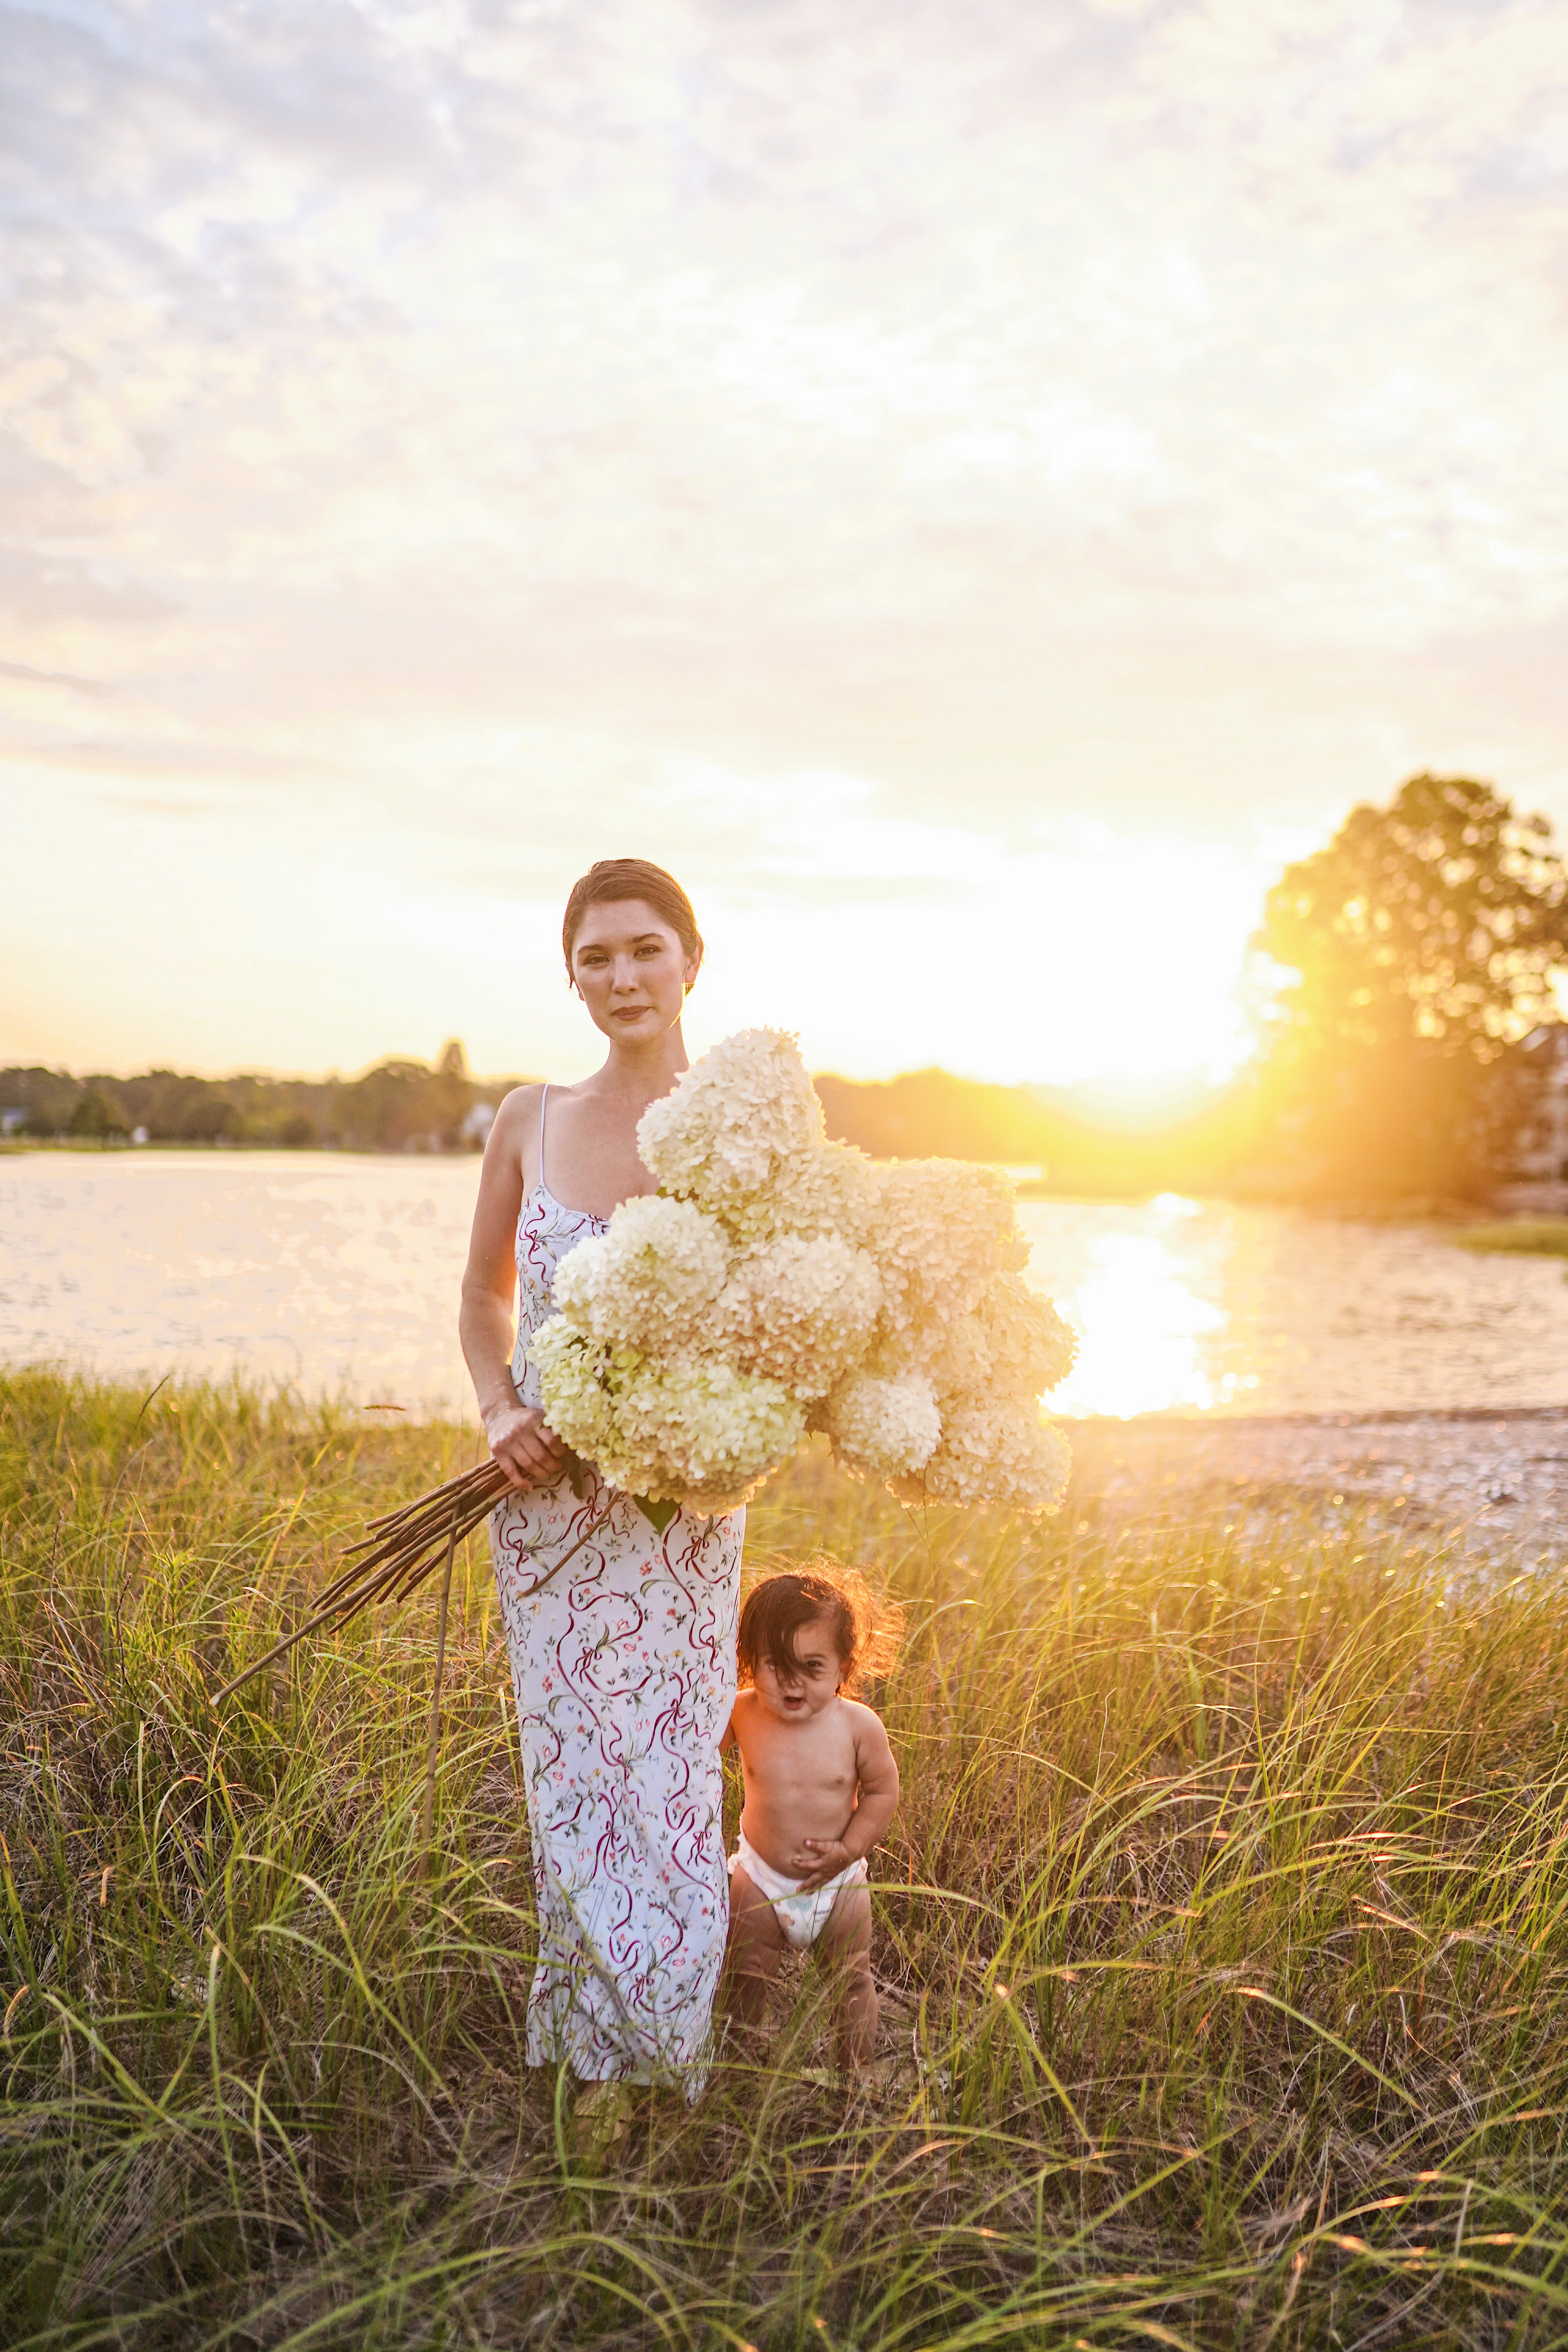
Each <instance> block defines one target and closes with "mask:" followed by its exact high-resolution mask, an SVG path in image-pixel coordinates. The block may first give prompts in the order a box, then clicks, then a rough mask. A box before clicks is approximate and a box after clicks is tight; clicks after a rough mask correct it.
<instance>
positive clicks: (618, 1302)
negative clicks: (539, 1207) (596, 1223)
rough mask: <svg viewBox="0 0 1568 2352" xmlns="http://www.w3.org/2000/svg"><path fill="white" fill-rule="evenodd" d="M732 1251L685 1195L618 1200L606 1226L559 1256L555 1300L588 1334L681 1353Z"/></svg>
mask: <svg viewBox="0 0 1568 2352" xmlns="http://www.w3.org/2000/svg"><path fill="white" fill-rule="evenodd" d="M729 1266H730V1253H729V1250H728V1249H727V1248H726V1246H725V1242H724V1234H723V1231H722V1229H721V1227H720V1226H719V1225H717V1224H716V1223H714V1221H713V1219H712V1218H711V1217H705V1216H704V1215H703V1213H702V1212H701V1210H700V1209H696V1208H693V1207H692V1205H691V1203H690V1202H689V1201H665V1200H661V1199H660V1198H659V1196H658V1193H657V1192H649V1193H646V1194H644V1195H642V1196H641V1197H639V1198H636V1199H633V1200H630V1201H623V1202H621V1205H620V1207H619V1208H618V1209H617V1210H616V1213H615V1215H614V1217H613V1218H612V1219H611V1221H610V1227H609V1231H608V1232H607V1233H605V1234H595V1235H593V1236H592V1237H591V1238H590V1239H589V1240H587V1241H584V1242H579V1243H578V1244H577V1246H576V1248H575V1249H574V1251H573V1252H572V1254H571V1255H570V1256H569V1257H567V1258H565V1259H563V1262H562V1265H561V1270H560V1272H559V1274H558V1275H557V1276H556V1279H555V1303H556V1305H557V1306H558V1307H560V1309H561V1311H562V1313H563V1315H565V1316H567V1317H568V1318H570V1320H571V1321H572V1322H573V1323H574V1324H575V1325H576V1327H577V1328H578V1330H579V1331H582V1332H584V1333H585V1334H586V1336H587V1337H588V1338H589V1339H618V1340H622V1341H625V1342H626V1344H627V1345H628V1346H630V1347H633V1348H640V1349H642V1351H643V1353H644V1354H645V1355H658V1356H663V1355H670V1354H680V1353H684V1352H685V1351H686V1350H687V1349H690V1348H692V1347H695V1346H696V1345H697V1344H698V1341H699V1339H700V1337H701V1335H702V1332H703V1330H704V1328H706V1327H707V1326H708V1324H710V1321H711V1319H712V1313H713V1305H714V1301H715V1300H716V1299H717V1297H718V1296H719V1293H720V1291H721V1289H722V1288H723V1286H724V1277H725V1275H726V1274H727V1273H728V1272H729Z"/></svg>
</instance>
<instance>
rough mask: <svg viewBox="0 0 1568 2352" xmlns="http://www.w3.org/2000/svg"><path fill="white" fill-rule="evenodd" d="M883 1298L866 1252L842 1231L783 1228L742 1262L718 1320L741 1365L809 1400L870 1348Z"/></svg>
mask: <svg viewBox="0 0 1568 2352" xmlns="http://www.w3.org/2000/svg"><path fill="white" fill-rule="evenodd" d="M881 1303H882V1285H881V1281H880V1279H879V1276H878V1273H877V1267H876V1263H875V1261H874V1260H873V1259H872V1258H870V1257H868V1255H867V1254H866V1252H865V1251H864V1250H860V1249H854V1248H852V1247H851V1246H850V1244H849V1243H848V1242H847V1241H844V1240H842V1239H840V1237H839V1236H838V1234H814V1235H812V1236H811V1237H809V1238H807V1237H806V1236H805V1235H804V1234H781V1235H780V1236H779V1238H778V1240H777V1241H773V1242H766V1243H764V1244H763V1246H762V1247H761V1248H760V1249H755V1250H752V1251H751V1252H750V1253H749V1254H748V1255H746V1256H745V1257H743V1258H742V1259H741V1260H740V1262H739V1263H738V1265H736V1267H735V1269H734V1271H733V1273H732V1274H731V1276H730V1279H729V1281H728V1282H727V1283H726V1284H725V1286H724V1288H723V1291H722V1292H721V1295H720V1298H719V1303H718V1308H717V1326H718V1330H719V1333H720V1336H721V1342H722V1344H724V1345H725V1346H726V1347H727V1348H728V1349H730V1350H731V1351H732V1353H733V1355H734V1358H735V1360H736V1362H737V1363H738V1364H739V1365H740V1367H741V1369H742V1371H747V1372H761V1373H763V1374H764V1375H765V1376H766V1377H767V1378H769V1379H771V1380H775V1381H784V1382H785V1383H786V1385H787V1386H788V1387H790V1388H791V1389H793V1390H794V1391H795V1395H796V1396H797V1397H800V1398H802V1399H804V1400H805V1402H808V1403H810V1402H815V1401H816V1398H818V1397H824V1396H826V1394H827V1391H828V1390H829V1389H830V1388H831V1387H832V1386H833V1384H834V1382H835V1381H837V1379H838V1378H839V1376H840V1375H841V1374H842V1373H844V1372H847V1370H848V1369H849V1367H850V1365H851V1364H853V1363H854V1362H856V1361H857V1360H858V1358H859V1357H860V1356H862V1355H863V1354H864V1353H865V1349H866V1343H867V1341H868V1339H869V1338H870V1336H871V1328H872V1326H873V1325H874V1324H875V1322H876V1320H877V1310H878V1308H879V1307H880V1305H881Z"/></svg>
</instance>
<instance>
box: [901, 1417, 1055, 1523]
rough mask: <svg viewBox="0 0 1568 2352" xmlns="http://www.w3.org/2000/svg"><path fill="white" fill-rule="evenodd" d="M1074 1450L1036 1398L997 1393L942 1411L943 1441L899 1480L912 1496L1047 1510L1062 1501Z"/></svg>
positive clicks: (908, 1497) (912, 1499)
mask: <svg viewBox="0 0 1568 2352" xmlns="http://www.w3.org/2000/svg"><path fill="white" fill-rule="evenodd" d="M1071 1468H1072V1454H1071V1452H1070V1451H1069V1449H1068V1442H1067V1439H1066V1438H1065V1437H1064V1436H1063V1435H1062V1433H1061V1431H1060V1430H1059V1429H1058V1428H1056V1427H1055V1426H1054V1425H1053V1424H1052V1423H1050V1422H1048V1421H1044V1420H1042V1419H1041V1417H1040V1409H1039V1407H1038V1405H1037V1404H1033V1403H1030V1402H1028V1401H1027V1400H1026V1399H1024V1398H1020V1397H1010V1396H1000V1397H996V1398H994V1399H991V1400H988V1401H986V1402H981V1403H973V1404H961V1405H957V1406H955V1407H953V1408H952V1411H950V1412H947V1413H945V1414H944V1415H943V1417H942V1443H941V1444H940V1445H939V1446H938V1447H937V1448H936V1451H935V1452H934V1453H933V1454H931V1458H930V1459H929V1461H928V1462H927V1463H926V1464H925V1466H924V1467H923V1469H921V1471H920V1472H919V1473H918V1474H917V1475H914V1476H912V1477H906V1478H900V1479H894V1480H892V1481H891V1482H890V1483H891V1485H892V1487H893V1491H894V1493H895V1494H896V1495H900V1496H903V1498H904V1499H905V1500H906V1501H907V1502H924V1501H927V1500H929V1501H931V1502H938V1503H990V1504H1000V1505H1002V1506H1004V1507H1006V1508H1008V1509H1010V1510H1015V1511H1050V1510H1054V1509H1055V1508H1056V1507H1057V1505H1058V1503H1059V1502H1060V1501H1061V1498H1062V1493H1063V1490H1064V1488H1065V1487H1066V1486H1067V1482H1068V1472H1069V1471H1070V1469H1071Z"/></svg>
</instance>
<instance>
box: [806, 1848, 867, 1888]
mask: <svg viewBox="0 0 1568 2352" xmlns="http://www.w3.org/2000/svg"><path fill="white" fill-rule="evenodd" d="M793 1859H794V1863H795V1869H796V1870H797V1871H799V1872H800V1874H801V1877H800V1891H801V1893H802V1894H803V1895H808V1894H809V1893H810V1892H811V1890H812V1888H813V1887H816V1886H826V1884H827V1881H828V1880H829V1879H830V1878H837V1875H838V1874H839V1872H840V1871H841V1870H847V1869H848V1867H849V1865H850V1864H851V1863H852V1862H854V1861H856V1860H858V1856H857V1855H855V1854H852V1853H850V1851H849V1849H848V1847H847V1845H846V1844H845V1843H844V1841H843V1839H842V1838H802V1840H801V1842H800V1852H799V1853H797V1854H795V1856H794V1857H793Z"/></svg>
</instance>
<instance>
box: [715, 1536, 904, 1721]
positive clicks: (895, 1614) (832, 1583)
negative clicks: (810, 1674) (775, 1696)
mask: <svg viewBox="0 0 1568 2352" xmlns="http://www.w3.org/2000/svg"><path fill="white" fill-rule="evenodd" d="M819 1617H826V1618H827V1619H829V1620H830V1622H831V1623H832V1626H833V1643H834V1647H835V1648H836V1649H837V1652H838V1658H839V1664H840V1665H841V1667H842V1669H843V1671H842V1673H841V1674H840V1675H839V1677H838V1687H839V1689H840V1690H853V1689H854V1687H855V1685H856V1684H857V1682H858V1680H859V1678H860V1676H861V1675H864V1674H867V1673H871V1674H885V1673H886V1672H887V1670H888V1668H889V1666H890V1665H891V1664H892V1663H893V1659H894V1657H895V1656H896V1654H897V1652H898V1646H899V1635H900V1633H901V1632H902V1631H903V1611H902V1610H901V1609H900V1607H899V1606H898V1603H897V1602H896V1601H879V1600H878V1599H877V1597H876V1595H875V1594H874V1593H873V1592H872V1591H871V1588H870V1586H869V1585H868V1583H867V1581H866V1580H865V1578H864V1577H863V1576H860V1575H858V1574H857V1572H856V1570H854V1569H852V1568H841V1567H840V1566H839V1564H838V1562H837V1560H836V1559H829V1558H828V1557H827V1555H826V1553H818V1554H817V1556H816V1559H809V1560H807V1561H806V1562H805V1565H804V1567H801V1568H786V1569H781V1570H777V1571H776V1572H775V1573H774V1574H773V1575H772V1576H764V1577H763V1579H762V1580H761V1581H760V1582H759V1583H756V1584H753V1585H752V1589H751V1591H750V1592H749V1593H748V1594H747V1595H746V1602H745V1606H744V1608H743V1609H742V1612H741V1630H740V1633H739V1636H738V1637H737V1641H736V1648H737V1650H738V1652H739V1654H740V1666H741V1680H742V1683H754V1682H755V1681H756V1679H757V1667H758V1665H759V1664H761V1662H762V1660H763V1658H767V1659H770V1660H771V1661H772V1663H773V1670H774V1672H775V1673H777V1672H780V1671H782V1672H783V1673H784V1674H786V1675H789V1674H794V1673H796V1672H798V1670H799V1666H800V1660H799V1657H798V1656H797V1654H796V1652H795V1635H796V1634H797V1633H799V1632H800V1631H801V1628H802V1627H803V1626H805V1625H814V1624H815V1623H816V1620H817V1619H818V1618H819Z"/></svg>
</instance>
